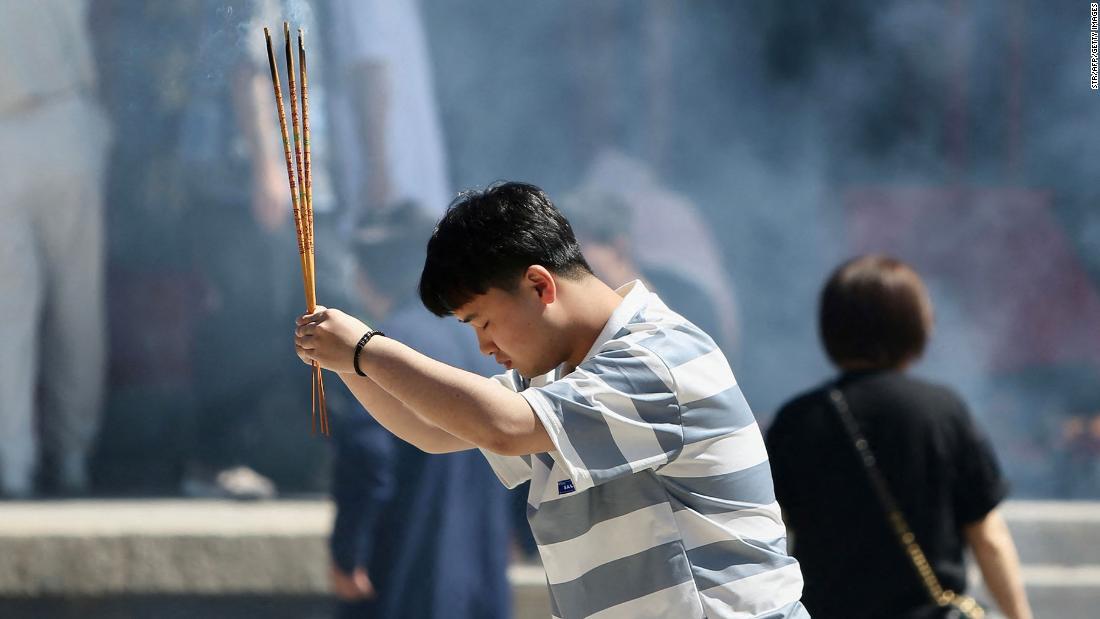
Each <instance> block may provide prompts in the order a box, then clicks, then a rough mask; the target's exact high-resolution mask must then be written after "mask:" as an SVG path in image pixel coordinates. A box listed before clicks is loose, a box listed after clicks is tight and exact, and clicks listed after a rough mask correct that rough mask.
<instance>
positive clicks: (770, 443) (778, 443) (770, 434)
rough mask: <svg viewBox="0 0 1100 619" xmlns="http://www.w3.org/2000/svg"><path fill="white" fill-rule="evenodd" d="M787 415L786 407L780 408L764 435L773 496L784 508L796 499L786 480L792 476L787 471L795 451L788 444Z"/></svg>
mask: <svg viewBox="0 0 1100 619" xmlns="http://www.w3.org/2000/svg"><path fill="white" fill-rule="evenodd" d="M789 415H790V413H789V412H788V410H787V408H783V409H782V410H780V411H779V413H778V414H777V415H776V416H775V419H774V420H773V421H772V424H771V426H770V427H769V428H768V431H767V433H766V434H765V435H764V444H765V446H766V448H767V451H768V461H769V463H770V465H771V470H772V483H773V485H774V487H775V498H776V500H777V501H779V505H780V506H781V507H784V508H785V509H786V508H788V504H789V503H790V502H791V501H792V500H794V499H797V494H796V493H792V492H790V491H789V488H790V486H789V484H788V480H790V479H791V478H792V477H793V474H791V473H790V472H789V468H790V458H791V457H792V456H793V455H794V453H795V450H792V449H790V447H789V445H788V443H789V442H790V438H791V437H790V434H789V429H790V428H789V425H790V424H788V423H787V421H786V420H787V418H788V416H789Z"/></svg>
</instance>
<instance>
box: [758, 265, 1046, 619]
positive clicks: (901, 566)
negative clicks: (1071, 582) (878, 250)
mask: <svg viewBox="0 0 1100 619" xmlns="http://www.w3.org/2000/svg"><path fill="white" fill-rule="evenodd" d="M819 320H820V324H819V326H820V333H821V338H822V340H823V343H824V346H825V350H826V352H827V353H828V356H829V358H830V359H831V360H832V362H833V363H834V364H836V366H837V367H838V368H839V369H840V376H839V378H837V379H835V380H834V381H830V382H829V383H827V384H826V385H824V386H821V387H818V388H816V389H813V390H812V391H810V392H808V393H805V394H803V395H800V396H798V397H796V398H794V399H793V400H791V401H790V402H789V403H787V404H786V405H785V406H783V407H782V409H781V410H780V411H779V413H778V415H777V416H776V419H775V422H774V423H773V425H772V426H771V428H770V429H769V431H768V433H767V446H768V453H769V455H770V457H771V462H772V473H773V475H774V478H775V492H776V497H777V498H778V500H779V503H780V506H781V507H782V508H783V512H784V516H785V519H786V521H787V524H788V529H789V531H790V535H791V538H792V544H793V551H794V555H795V557H796V558H797V559H798V560H799V562H800V563H801V564H802V566H803V571H804V573H805V581H806V585H805V593H804V596H803V600H804V603H805V605H806V608H807V609H809V611H810V612H811V614H813V616H814V617H815V619H830V618H833V617H844V618H845V619H858V618H862V617H866V618H871V617H895V618H903V617H911V618H916V617H949V616H952V615H950V612H951V611H950V610H949V609H945V608H941V607H939V606H938V605H937V604H936V603H934V602H933V601H932V599H931V596H930V592H929V588H928V586H927V585H926V580H925V578H922V577H921V576H920V574H919V573H918V570H917V569H916V567H915V566H914V563H913V561H912V560H911V559H910V557H909V556H907V551H906V549H905V547H904V546H903V544H902V543H901V541H900V539H899V536H898V532H897V530H896V529H895V528H894V527H893V526H892V525H891V524H890V521H889V520H888V518H887V513H886V510H885V509H884V503H885V501H883V500H882V499H881V498H880V494H878V493H876V491H875V490H874V489H873V486H872V482H871V481H870V480H871V475H872V474H871V473H869V472H868V470H866V468H865V464H864V462H863V461H862V460H861V458H860V454H861V452H860V451H859V450H858V449H857V447H856V444H855V442H856V441H855V440H853V435H851V434H849V432H848V431H847V430H846V428H845V425H844V421H843V419H844V418H843V417H842V412H841V411H840V410H839V409H840V408H841V407H844V406H846V407H847V408H846V410H848V411H849V412H850V414H851V418H853V419H854V421H855V424H854V425H855V426H856V427H858V429H859V431H860V432H861V434H862V436H863V438H864V440H865V442H866V444H867V445H866V447H868V448H869V451H870V452H871V453H872V454H873V456H874V466H875V468H876V469H877V470H878V471H879V472H880V473H881V475H882V477H883V478H884V479H885V485H886V487H887V488H888V492H889V493H890V495H892V497H893V500H894V501H896V504H897V506H898V508H899V509H900V512H901V514H902V515H903V517H904V519H905V520H906V521H907V522H908V527H909V529H910V530H911V533H912V534H913V535H914V536H915V538H914V539H915V542H916V544H917V545H919V547H920V549H921V550H922V551H923V553H924V555H925V556H926V557H927V560H928V564H929V565H930V567H931V568H932V573H933V574H934V576H935V577H936V578H937V579H938V581H939V582H940V585H941V586H942V587H943V588H945V589H949V590H951V591H954V592H956V593H961V592H962V591H963V590H964V589H965V587H966V568H965V565H964V561H963V551H964V550H965V549H966V548H970V549H971V550H973V552H974V556H975V558H976V559H977V561H978V565H979V567H980V568H981V572H982V575H983V577H984V578H985V582H986V584H987V585H988V587H989V590H990V592H991V593H992V594H993V597H994V599H995V600H996V603H997V605H998V606H999V607H1000V608H1001V610H1002V611H1003V612H1004V613H1005V615H1007V616H1008V617H1010V618H1011V619H1030V617H1031V611H1030V609H1029V607H1028V602H1027V598H1026V596H1025V594H1024V589H1023V584H1022V581H1021V577H1020V567H1019V559H1018V557H1017V554H1016V549H1015V546H1014V545H1013V542H1012V538H1011V536H1010V534H1009V531H1008V528H1007V526H1006V525H1005V521H1004V518H1003V517H1002V516H1001V513H1000V511H999V510H998V509H997V506H998V504H999V503H1000V502H1001V501H1002V500H1003V499H1004V498H1005V496H1006V494H1007V486H1006V483H1005V480H1004V479H1003V478H1002V476H1001V472H1000V469H999V467H998V464H997V461H996V458H995V457H994V454H993V451H992V448H991V447H990V445H989V443H988V441H987V440H986V439H985V437H984V436H983V434H982V432H981V431H980V430H979V429H978V427H977V426H976V425H975V423H974V420H973V419H972V418H971V416H970V413H969V411H968V410H967V407H966V404H964V403H963V401H962V400H961V399H960V398H959V396H958V395H956V394H955V393H954V392H953V391H951V390H950V389H948V388H946V387H943V386H940V385H935V384H932V383H928V382H925V381H923V380H920V379H918V378H915V377H912V376H910V375H909V374H908V373H907V372H906V369H907V368H908V367H909V366H910V365H911V364H912V363H913V362H914V361H915V360H916V359H917V358H919V357H920V355H921V353H922V352H923V350H924V347H925V343H926V342H927V340H928V337H929V334H930V331H931V329H932V304H931V300H930V299H929V297H928V293H927V291H926V289H925V287H924V284H923V283H922V281H921V279H920V277H919V276H918V275H917V273H916V272H915V271H913V270H912V269H911V268H910V267H908V266H907V265H905V264H903V263H901V262H900V261H898V260H896V259H893V258H889V257H884V256H865V257H861V258H856V259H854V260H852V261H850V262H848V263H846V264H844V265H842V266H841V267H840V268H838V269H837V270H836V271H835V272H834V273H833V274H832V276H831V277H830V278H829V280H828V283H827V284H826V285H825V288H824V290H823V292H822V294H821V302H820V314H819ZM834 390H835V391H834ZM838 402H839V403H838Z"/></svg>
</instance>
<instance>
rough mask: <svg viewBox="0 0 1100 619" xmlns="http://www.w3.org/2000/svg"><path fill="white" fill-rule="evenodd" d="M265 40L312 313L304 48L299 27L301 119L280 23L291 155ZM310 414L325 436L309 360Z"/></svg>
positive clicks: (286, 30) (317, 381) (317, 374)
mask: <svg viewBox="0 0 1100 619" xmlns="http://www.w3.org/2000/svg"><path fill="white" fill-rule="evenodd" d="M264 38H265V39H266V40H267V61H268V63H270V64H271V86H272V88H273V89H274V90H275V108H276V111H277V112H278V116H279V129H280V130H281V131H282V135H283V154H284V155H285V156H286V175H287V180H288V181H289V182H290V204H291V206H292V208H293V209H294V230H295V231H296V232H297V233H298V256H299V258H300V259H301V263H302V283H303V284H304V286H305V293H306V311H307V312H313V311H314V309H315V308H316V306H317V286H316V282H315V272H314V260H313V179H312V178H311V176H310V160H309V80H308V79H307V76H306V48H305V43H304V41H303V36H302V29H301V28H299V29H298V70H299V71H300V79H299V84H300V86H301V89H302V98H301V107H302V115H301V118H299V116H298V91H297V89H296V88H295V82H294V55H293V54H292V53H291V48H290V24H288V23H287V22H283V38H284V39H285V40H286V72H287V87H288V92H289V95H290V121H291V123H292V124H293V133H294V155H293V157H291V146H290V135H289V133H288V131H287V128H286V111H285V109H284V108H283V90H282V85H281V84H280V82H279V68H278V66H277V65H276V63H275V52H274V51H273V49H272V47H271V32H270V31H268V29H267V28H264ZM312 380H313V388H312V402H313V413H312V416H311V422H310V423H311V428H312V430H311V431H312V432H314V433H316V432H317V423H318V420H319V421H320V426H321V433H322V434H324V435H326V436H328V435H329V433H330V432H329V423H328V409H327V408H326V407H325V382H324V379H323V376H322V374H321V368H320V366H318V365H317V363H316V362H314V363H313V379H312Z"/></svg>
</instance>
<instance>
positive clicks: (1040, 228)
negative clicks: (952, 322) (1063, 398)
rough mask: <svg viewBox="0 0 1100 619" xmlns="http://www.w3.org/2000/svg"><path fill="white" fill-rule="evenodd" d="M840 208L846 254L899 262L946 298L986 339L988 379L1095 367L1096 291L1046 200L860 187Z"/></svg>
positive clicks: (1021, 194) (1026, 193)
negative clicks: (989, 345)
mask: <svg viewBox="0 0 1100 619" xmlns="http://www.w3.org/2000/svg"><path fill="white" fill-rule="evenodd" d="M842 200H843V203H844V206H845V210H846V212H847V214H848V221H847V226H848V233H849V247H850V248H851V249H852V250H853V251H854V252H855V253H859V254H862V253H871V252H879V253H887V254H891V255H894V256H897V257H898V258H901V259H902V260H905V261H906V262H909V263H910V264H912V265H913V266H914V267H916V268H917V270H918V271H919V272H920V273H921V274H922V276H923V277H925V278H926V279H928V280H929V281H934V282H936V283H937V284H938V286H939V287H941V288H946V289H947V290H948V291H949V293H950V294H951V295H952V296H953V297H954V300H955V302H957V303H958V304H959V306H960V307H961V309H963V311H965V312H967V314H968V315H969V316H970V317H971V319H972V322H973V324H975V325H976V326H978V327H979V328H980V329H981V330H982V331H984V332H985V333H986V334H987V335H989V336H990V340H991V341H992V342H993V350H992V352H993V358H992V359H991V360H990V361H991V363H992V369H993V370H994V371H1013V370H1018V369H1022V368H1024V367H1027V366H1033V365H1037V364H1040V365H1046V364H1075V363H1080V362H1091V363H1093V364H1096V365H1100V291H1098V290H1097V283H1096V282H1094V281H1092V279H1091V278H1090V277H1089V274H1088V272H1087V271H1086V269H1085V268H1084V266H1083V265H1082V264H1081V261H1080V260H1079V258H1078V256H1077V255H1076V252H1075V250H1074V248H1073V246H1072V243H1071V241H1070V239H1069V238H1068V237H1067V235H1066V233H1065V231H1064V230H1063V229H1062V227H1061V225H1060V223H1059V222H1058V221H1057V220H1056V218H1055V216H1054V213H1053V211H1052V208H1051V194H1050V193H1048V192H1043V191H1034V190H1028V189H1015V188H996V187H969V186H962V187H875V186H868V187H852V188H849V189H848V190H846V191H845V192H844V194H843V197H842ZM935 301H936V300H935V299H933V302H935Z"/></svg>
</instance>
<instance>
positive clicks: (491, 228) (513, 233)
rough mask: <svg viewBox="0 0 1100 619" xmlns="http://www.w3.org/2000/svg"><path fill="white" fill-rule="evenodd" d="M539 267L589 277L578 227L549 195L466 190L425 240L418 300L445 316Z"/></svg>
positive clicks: (513, 188)
mask: <svg viewBox="0 0 1100 619" xmlns="http://www.w3.org/2000/svg"><path fill="white" fill-rule="evenodd" d="M536 264H538V265H542V266H543V267H546V269H547V270H549V271H550V272H552V273H554V274H556V275H561V276H564V277H573V278H575V277H580V276H581V275H583V274H590V273H591V272H592V269H591V268H590V267H589V266H588V263H587V262H586V261H585V259H584V256H583V255H581V250H580V246H579V245H578V244H577V238H576V237H575V236H574V234H573V228H572V227H571V226H570V225H569V222H568V221H567V220H566V219H565V217H564V216H563V215H562V214H561V212H560V211H558V209H557V208H556V207H555V206H554V204H553V202H551V201H550V197H549V196H547V195H546V192H544V191H543V190H541V189H539V188H538V187H536V186H534V185H530V184H527V183H516V182H503V183H496V184H493V185H490V186H489V187H488V188H486V189H480V190H471V191H465V192H462V193H460V194H459V195H458V197H457V198H455V200H454V201H453V202H452V203H451V205H450V206H449V207H448V208H447V213H446V214H445V215H443V219H441V220H440V221H439V224H438V225H437V226H436V228H435V231H434V232H433V233H432V237H431V239H430V240H429V241H428V254H427V258H426V259H425V261H424V270H423V272H422V273H421V275H420V300H421V301H422V302H423V303H424V307H426V308H428V310H429V311H430V312H432V313H433V314H435V315H437V316H446V315H447V314H451V313H453V312H454V310H455V309H457V308H459V307H462V306H463V305H465V304H466V303H467V302H469V301H470V300H471V299H472V298H473V297H475V296H476V295H479V294H485V293H486V292H488V291H489V289H490V288H500V289H502V290H505V291H508V292H511V291H513V290H515V288H516V285H517V284H518V282H519V277H520V275H522V274H523V273H524V272H525V271H526V270H527V268H528V267H530V266H532V265H536Z"/></svg>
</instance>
